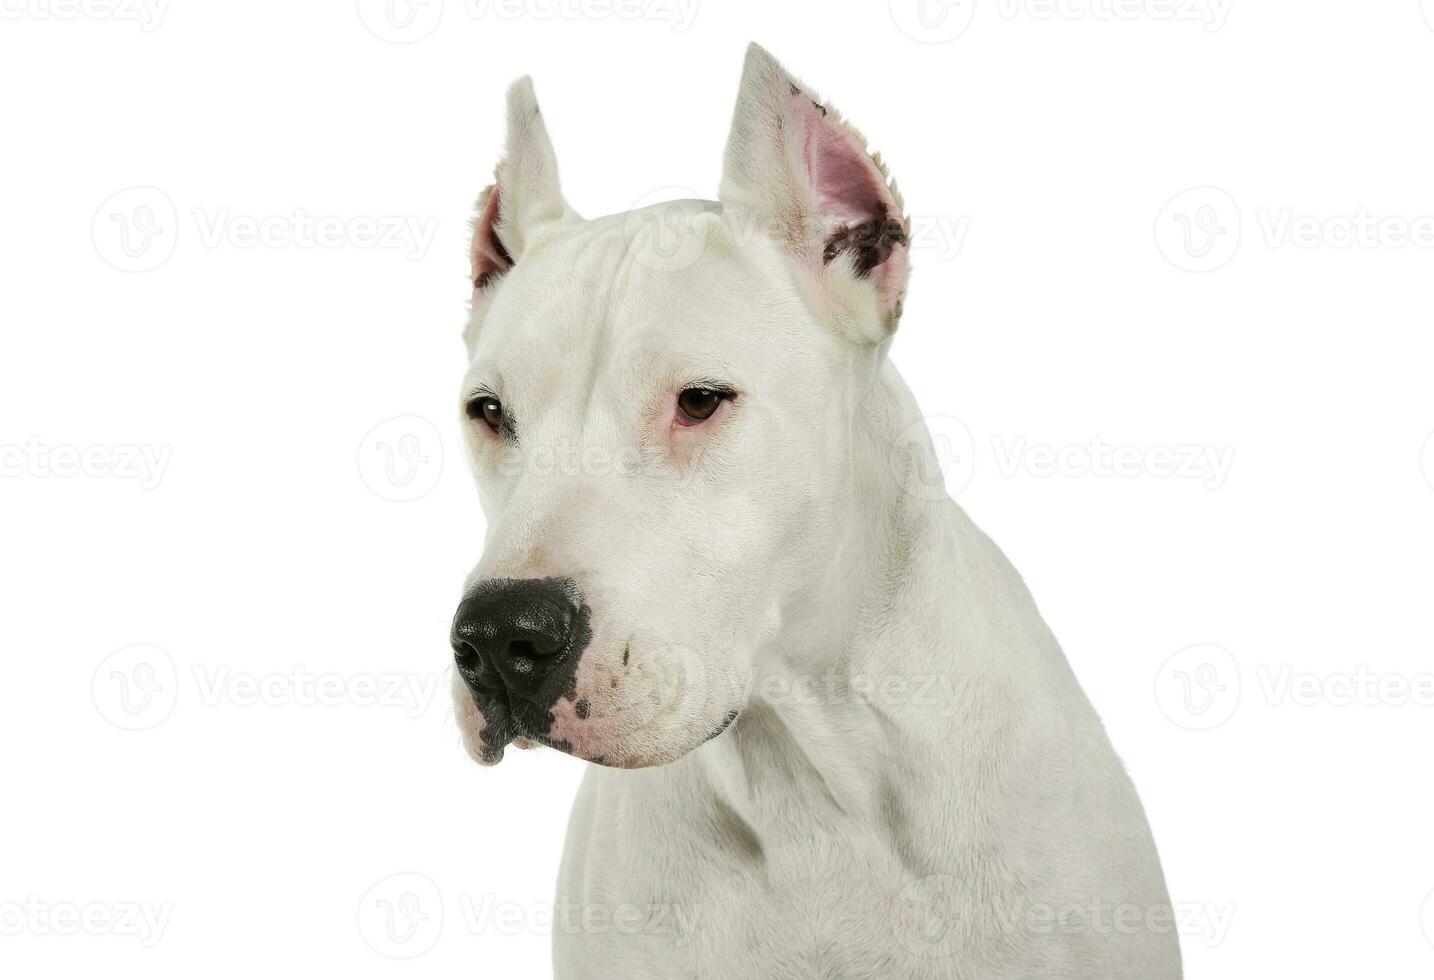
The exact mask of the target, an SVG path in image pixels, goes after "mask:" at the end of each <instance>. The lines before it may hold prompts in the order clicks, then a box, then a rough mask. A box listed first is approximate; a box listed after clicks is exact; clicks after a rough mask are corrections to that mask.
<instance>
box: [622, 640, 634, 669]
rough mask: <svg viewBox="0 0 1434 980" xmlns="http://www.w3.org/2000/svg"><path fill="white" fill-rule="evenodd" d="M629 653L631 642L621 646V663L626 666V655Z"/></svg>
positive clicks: (630, 651)
mask: <svg viewBox="0 0 1434 980" xmlns="http://www.w3.org/2000/svg"><path fill="white" fill-rule="evenodd" d="M630 653H632V645H631V644H628V645H627V646H624V647H623V648H622V665H623V666H624V667H626V666H627V656H628V654H630Z"/></svg>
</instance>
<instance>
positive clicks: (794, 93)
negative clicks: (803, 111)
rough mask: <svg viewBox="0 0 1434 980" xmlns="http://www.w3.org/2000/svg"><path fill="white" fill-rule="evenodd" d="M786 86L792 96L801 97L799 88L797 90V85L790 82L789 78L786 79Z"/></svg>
mask: <svg viewBox="0 0 1434 980" xmlns="http://www.w3.org/2000/svg"><path fill="white" fill-rule="evenodd" d="M787 84H788V85H790V86H791V87H792V94H793V95H801V94H802V90H801V89H799V88H797V83H796V82H794V81H792V80H791V79H790V78H789V79H787Z"/></svg>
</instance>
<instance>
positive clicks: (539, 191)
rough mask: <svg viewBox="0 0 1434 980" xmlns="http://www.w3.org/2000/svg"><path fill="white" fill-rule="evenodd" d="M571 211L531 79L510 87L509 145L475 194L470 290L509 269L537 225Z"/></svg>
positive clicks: (520, 253) (477, 287) (487, 284)
mask: <svg viewBox="0 0 1434 980" xmlns="http://www.w3.org/2000/svg"><path fill="white" fill-rule="evenodd" d="M567 213H569V209H568V206H567V204H566V203H565V202H564V201H563V193H562V189H561V187H560V186H559V184H558V160H557V157H556V156H555V155H554V154H553V144H552V142H551V141H550V140H549V139H548V130H547V127H546V126H544V125H543V117H542V114H541V113H540V111H539V110H538V97H537V96H536V95H535V94H534V93H533V80H532V79H531V78H528V77H526V76H525V77H523V78H520V79H518V80H517V81H516V82H514V83H513V84H512V86H511V87H510V88H509V89H508V146H507V150H506V152H505V153H504V155H503V159H502V161H501V162H500V163H499V164H498V167H497V169H496V170H495V171H494V174H493V183H492V184H490V185H489V186H488V187H486V188H484V189H483V193H482V194H480V195H479V196H478V215H477V217H476V218H475V219H474V221H473V243H472V246H471V248H470V250H469V258H470V260H471V263H472V270H473V288H474V289H475V290H480V291H481V290H483V289H485V288H487V287H488V286H489V285H490V284H491V283H492V282H493V280H495V279H496V278H497V277H499V276H501V275H502V274H503V273H504V272H507V271H508V270H509V269H510V268H512V266H513V263H514V262H516V261H517V260H518V259H519V258H520V257H521V256H522V254H523V249H524V247H525V245H526V243H528V242H530V241H532V238H533V232H534V231H535V229H537V228H538V227H539V226H540V225H543V224H545V223H547V222H550V221H555V220H557V219H559V218H561V217H563V216H564V215H565V214H567Z"/></svg>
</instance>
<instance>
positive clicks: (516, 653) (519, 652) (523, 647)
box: [508, 640, 536, 660]
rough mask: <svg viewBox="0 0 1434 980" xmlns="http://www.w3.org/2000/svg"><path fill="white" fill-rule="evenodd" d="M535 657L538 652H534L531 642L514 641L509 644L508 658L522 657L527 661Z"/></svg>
mask: <svg viewBox="0 0 1434 980" xmlns="http://www.w3.org/2000/svg"><path fill="white" fill-rule="evenodd" d="M535 655H536V651H534V650H533V644H532V641H530V640H514V641H513V642H512V643H509V644H508V656H510V657H522V658H524V659H525V660H531V659H533V657H534V656H535Z"/></svg>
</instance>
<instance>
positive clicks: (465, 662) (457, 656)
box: [453, 643, 481, 670]
mask: <svg viewBox="0 0 1434 980" xmlns="http://www.w3.org/2000/svg"><path fill="white" fill-rule="evenodd" d="M453 662H454V663H456V664H457V665H458V666H459V667H460V668H462V669H463V670H477V669H478V665H479V663H481V660H480V658H479V656H478V651H477V650H475V649H473V648H472V647H471V646H469V645H468V644H466V643H455V644H453Z"/></svg>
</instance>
